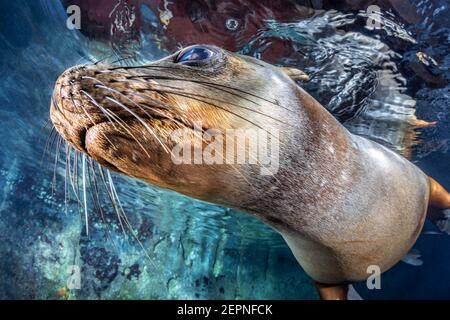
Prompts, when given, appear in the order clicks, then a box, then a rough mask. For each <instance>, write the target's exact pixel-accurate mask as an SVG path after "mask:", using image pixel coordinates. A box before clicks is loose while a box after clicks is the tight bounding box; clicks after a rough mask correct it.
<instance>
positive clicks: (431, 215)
mask: <svg viewBox="0 0 450 320" xmlns="http://www.w3.org/2000/svg"><path fill="white" fill-rule="evenodd" d="M428 179H429V181H430V199H429V202H428V204H429V205H430V206H432V207H434V208H430V209H429V210H428V215H427V217H428V219H430V220H431V222H433V223H434V224H435V225H436V226H437V227H438V228H439V229H440V230H441V231H442V232H445V233H447V234H450V193H448V192H447V191H446V190H445V189H444V187H443V186H441V185H440V184H439V183H438V182H436V180H434V179H433V178H431V177H428ZM437 209H444V210H437Z"/></svg>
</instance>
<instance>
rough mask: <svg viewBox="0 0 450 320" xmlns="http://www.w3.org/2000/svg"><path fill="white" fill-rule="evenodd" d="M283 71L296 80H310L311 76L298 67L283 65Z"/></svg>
mask: <svg viewBox="0 0 450 320" xmlns="http://www.w3.org/2000/svg"><path fill="white" fill-rule="evenodd" d="M280 69H281V71H283V72H284V73H285V74H286V75H287V76H288V77H289V78H291V79H292V80H294V81H297V80H302V81H308V80H309V76H308V75H307V74H306V73H304V72H303V71H302V70H299V69H296V68H289V67H281V68H280Z"/></svg>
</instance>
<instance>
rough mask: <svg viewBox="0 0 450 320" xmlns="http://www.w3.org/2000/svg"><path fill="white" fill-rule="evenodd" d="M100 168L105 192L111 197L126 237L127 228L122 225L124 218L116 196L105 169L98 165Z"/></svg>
mask: <svg viewBox="0 0 450 320" xmlns="http://www.w3.org/2000/svg"><path fill="white" fill-rule="evenodd" d="M98 167H99V172H100V177H101V179H102V182H103V185H104V187H105V190H106V192H107V194H108V196H109V199H110V200H111V204H112V205H113V208H114V211H115V212H116V215H117V220H118V221H119V225H120V228H121V230H122V233H123V234H124V235H125V234H126V231H125V227H124V225H123V223H122V217H121V213H120V210H119V207H118V204H117V201H116V198H115V197H114V194H113V193H112V190H111V186H109V185H108V183H107V180H106V178H105V174H104V172H103V167H102V166H101V165H100V164H98ZM107 172H108V171H107Z"/></svg>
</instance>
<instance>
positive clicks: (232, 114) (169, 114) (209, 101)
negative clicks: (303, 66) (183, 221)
mask: <svg viewBox="0 0 450 320" xmlns="http://www.w3.org/2000/svg"><path fill="white" fill-rule="evenodd" d="M306 78H307V76H306V75H305V74H304V73H303V72H301V71H299V70H296V69H290V68H280V67H276V66H272V65H269V64H267V63H264V62H262V61H259V60H257V59H253V58H250V57H246V56H241V55H238V54H234V53H231V52H228V51H226V50H223V49H220V48H218V47H215V46H207V45H195V46H191V47H188V48H185V49H183V50H181V51H179V52H176V53H174V54H172V55H170V56H168V57H166V58H164V59H162V60H159V61H156V62H154V63H151V64H148V65H142V66H135V67H125V66H111V65H81V66H76V67H73V68H71V69H68V70H67V71H65V72H64V73H63V74H62V75H61V76H60V77H59V78H58V80H57V82H56V86H55V89H54V94H53V101H52V104H51V110H50V113H51V120H52V122H53V124H54V126H55V128H56V130H57V131H58V132H59V134H60V135H61V136H62V137H63V138H64V139H65V140H66V141H67V142H68V143H69V144H70V145H71V146H72V147H73V148H75V149H76V150H78V151H80V152H84V153H86V154H87V155H88V156H90V157H91V158H93V159H95V160H96V161H97V162H99V163H100V164H101V165H103V166H105V167H107V168H109V169H113V170H115V171H118V172H121V173H123V174H125V175H128V176H131V177H135V178H138V179H142V180H145V181H148V182H150V183H152V184H155V185H157V186H160V187H164V188H168V189H172V190H175V191H178V192H180V193H183V194H186V195H189V196H192V197H195V198H199V199H203V200H207V201H212V202H216V203H222V204H227V205H230V206H233V205H235V203H239V201H240V200H242V199H239V197H242V195H245V194H246V188H258V183H260V182H259V181H266V182H265V183H270V181H272V182H273V181H274V180H273V179H276V172H273V173H274V174H273V175H269V176H267V175H265V176H264V177H263V176H262V175H261V166H262V164H261V161H260V160H261V159H252V160H250V159H249V157H251V156H252V155H248V153H249V152H248V150H247V149H249V148H250V144H245V142H244V144H242V143H241V144H240V143H239V142H238V141H237V140H234V139H233V142H232V145H231V148H235V149H234V155H231V159H232V160H233V161H231V162H230V161H226V160H225V157H226V154H227V152H228V151H229V150H226V149H229V148H230V145H229V144H226V143H225V141H226V135H227V134H230V132H231V134H235V135H237V136H239V135H242V134H243V132H248V131H252V130H253V133H256V134H262V135H264V134H265V135H266V137H265V139H267V140H266V141H269V140H272V141H273V143H278V144H282V146H281V145H279V146H278V147H279V150H281V151H279V152H280V153H282V152H283V151H282V150H294V149H295V144H297V145H298V141H297V142H296V143H294V142H295V134H298V133H299V130H298V128H299V127H301V125H302V115H301V108H299V104H300V103H301V102H300V101H299V99H300V98H299V92H298V90H299V87H298V86H297V84H296V82H295V81H294V80H295V79H306ZM236 130H237V131H236ZM239 130H241V131H239ZM242 130H247V131H242ZM251 134H252V133H250V135H251ZM213 136H214V138H213ZM219 136H222V137H223V140H222V141H223V144H224V145H225V147H224V148H223V149H222V150H223V152H222V150H221V151H220V152H218V151H217V148H216V150H215V151H213V152H211V148H210V149H209V151H210V155H215V156H218V158H217V157H216V158H214V159H215V160H217V159H220V158H221V159H222V160H223V162H222V163H220V164H218V163H217V162H214V161H213V162H212V163H211V161H209V162H208V160H206V161H205V160H204V159H203V161H202V158H201V157H202V152H204V151H205V148H206V146H208V145H210V142H212V141H218V140H217V139H218V138H217V137H219ZM275 139H279V140H282V143H281V142H280V141H278V140H277V141H275ZM199 141H200V143H199ZM230 141H231V140H230ZM260 141H261V140H260ZM241 142H242V141H241ZM273 143H272V146H271V145H268V149H270V148H271V147H273ZM290 144H292V145H290ZM186 145H189V150H190V151H191V152H192V156H191V157H190V158H189V159H192V161H190V162H189V163H185V162H183V161H181V163H180V161H177V160H174V157H175V158H176V157H177V156H180V155H181V156H184V155H186V154H187V152H188V151H186V150H187V149H182V148H181V149H182V150H183V151H180V146H186ZM191 146H192V148H191ZM216 146H217V145H216ZM242 150H247V152H248V153H247V154H246V157H247V158H246V159H247V160H246V161H245V162H244V163H240V164H238V163H237V162H239V161H238V159H237V158H238V153H239V152H242ZM206 151H207V152H208V150H206ZM272 151H274V150H272ZM275 151H276V150H275ZM197 152H200V153H197ZM268 152H270V151H268ZM277 152H278V151H277ZM175 153H176V154H175ZM196 154H197V155H198V154H200V161H198V160H199V159H198V158H195V157H196V156H195V155H196ZM279 156H280V157H283V154H280V155H279ZM277 157H278V155H277ZM183 159H185V158H183ZM228 160H229V159H228ZM241 160H242V159H241ZM255 161H256V163H255ZM280 161H281V160H280ZM219 162H220V161H219ZM241 162H242V161H241ZM271 179H272V180H271ZM253 193H254V192H253Z"/></svg>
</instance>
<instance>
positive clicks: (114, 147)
mask: <svg viewBox="0 0 450 320" xmlns="http://www.w3.org/2000/svg"><path fill="white" fill-rule="evenodd" d="M72 101H73V99H72ZM80 107H81V109H82V110H83V112H84V114H85V115H86V116H87V117H88V119H89V121H91V122H92V124H93V125H94V126H95V125H97V123H96V122H95V121H94V119H92V117H91V116H90V115H89V113H88V112H87V111H86V109H85V108H84V106H83V103H81V104H80ZM102 135H103V137H105V139H106V140H107V141H108V142H109V143H110V144H111V146H112V147H113V149H115V150H117V147H116V146H115V145H114V144H113V143H112V141H111V140H109V138H108V137H107V136H106V135H105V134H104V133H103V132H102Z"/></svg>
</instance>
